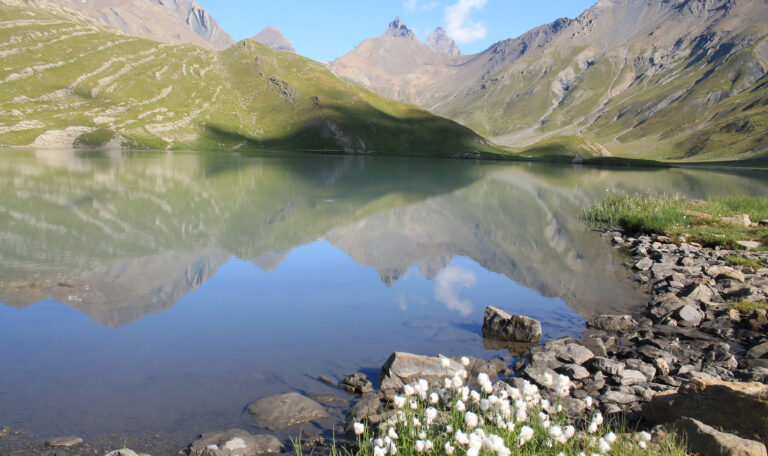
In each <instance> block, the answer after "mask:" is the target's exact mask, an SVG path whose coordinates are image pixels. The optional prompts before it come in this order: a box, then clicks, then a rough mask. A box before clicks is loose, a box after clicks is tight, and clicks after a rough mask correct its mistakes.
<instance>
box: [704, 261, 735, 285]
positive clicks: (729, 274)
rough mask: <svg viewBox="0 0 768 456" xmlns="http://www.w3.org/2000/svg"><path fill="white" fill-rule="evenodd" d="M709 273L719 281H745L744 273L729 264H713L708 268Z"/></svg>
mask: <svg viewBox="0 0 768 456" xmlns="http://www.w3.org/2000/svg"><path fill="white" fill-rule="evenodd" d="M707 275H708V276H710V277H712V278H714V279H715V280H717V281H718V282H719V281H722V280H735V281H737V282H741V283H744V273H742V272H741V271H737V270H735V269H733V268H731V267H728V266H718V265H715V266H712V267H710V268H709V269H707Z"/></svg>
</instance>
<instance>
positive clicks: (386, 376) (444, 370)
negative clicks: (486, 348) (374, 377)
mask: <svg viewBox="0 0 768 456" xmlns="http://www.w3.org/2000/svg"><path fill="white" fill-rule="evenodd" d="M443 363H445V364H446V367H444V366H443ZM461 369H463V366H462V365H461V364H460V363H458V362H456V361H454V360H452V359H450V358H446V357H444V356H439V357H429V356H421V355H413V354H411V353H400V352H396V353H392V354H391V355H390V356H389V359H388V360H387V362H386V363H384V365H383V366H381V373H380V374H379V385H380V386H379V387H380V389H381V392H382V393H384V396H385V397H386V398H387V399H392V398H393V397H394V396H395V394H396V393H397V391H399V390H401V389H402V388H403V386H405V385H407V384H409V383H413V382H416V381H418V380H419V379H422V378H423V379H424V380H426V381H428V382H429V383H432V382H435V381H437V382H440V383H442V381H443V379H444V378H445V377H453V376H454V375H455V374H456V372H458V371H459V370H461Z"/></svg>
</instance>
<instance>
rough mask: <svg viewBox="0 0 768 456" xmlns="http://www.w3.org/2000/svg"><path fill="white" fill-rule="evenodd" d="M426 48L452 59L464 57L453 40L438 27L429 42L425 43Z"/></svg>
mask: <svg viewBox="0 0 768 456" xmlns="http://www.w3.org/2000/svg"><path fill="white" fill-rule="evenodd" d="M424 46H426V48H427V49H429V50H431V51H435V52H438V53H440V54H446V55H450V56H451V57H458V56H460V55H463V54H462V53H461V49H459V47H458V46H456V43H455V42H454V41H453V38H451V37H450V36H448V34H447V33H446V32H445V30H443V29H442V27H438V28H436V29H435V31H434V32H432V34H431V35H429V38H427V41H425V42H424Z"/></svg>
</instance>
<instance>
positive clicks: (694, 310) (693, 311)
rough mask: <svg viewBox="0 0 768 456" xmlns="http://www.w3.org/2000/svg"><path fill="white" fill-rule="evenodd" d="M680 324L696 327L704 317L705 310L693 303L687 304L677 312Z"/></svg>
mask: <svg viewBox="0 0 768 456" xmlns="http://www.w3.org/2000/svg"><path fill="white" fill-rule="evenodd" d="M675 314H676V318H677V321H678V324H679V325H680V326H684V327H687V328H695V327H697V326H699V325H700V324H701V321H702V320H703V319H704V312H702V311H701V310H700V309H699V308H698V307H697V306H694V305H693V304H686V305H684V306H683V307H681V308H680V309H678V310H677V312H675Z"/></svg>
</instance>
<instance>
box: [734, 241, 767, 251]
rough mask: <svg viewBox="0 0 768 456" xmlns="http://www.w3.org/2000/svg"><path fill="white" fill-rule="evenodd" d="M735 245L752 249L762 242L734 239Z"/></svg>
mask: <svg viewBox="0 0 768 456" xmlns="http://www.w3.org/2000/svg"><path fill="white" fill-rule="evenodd" d="M736 245H739V246H741V247H744V248H745V249H747V250H752V249H756V248H758V247H760V246H761V245H763V244H761V243H759V242H756V241H736Z"/></svg>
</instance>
